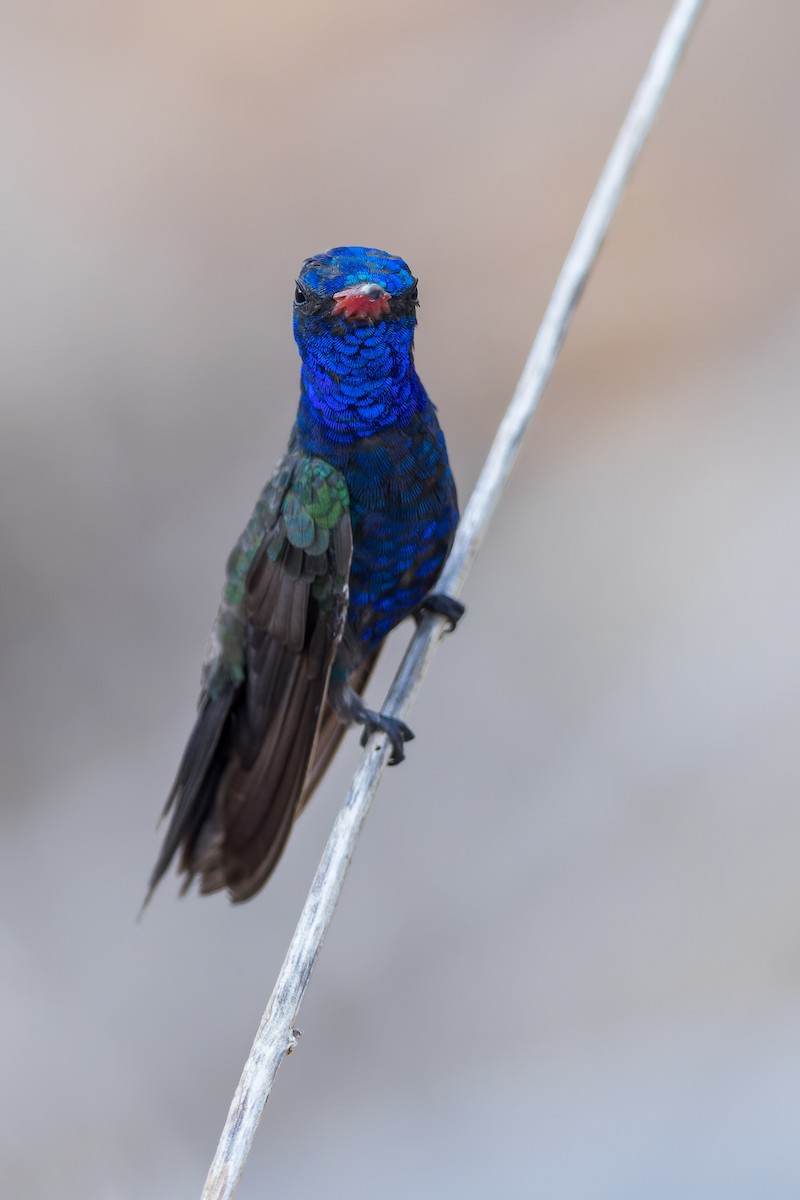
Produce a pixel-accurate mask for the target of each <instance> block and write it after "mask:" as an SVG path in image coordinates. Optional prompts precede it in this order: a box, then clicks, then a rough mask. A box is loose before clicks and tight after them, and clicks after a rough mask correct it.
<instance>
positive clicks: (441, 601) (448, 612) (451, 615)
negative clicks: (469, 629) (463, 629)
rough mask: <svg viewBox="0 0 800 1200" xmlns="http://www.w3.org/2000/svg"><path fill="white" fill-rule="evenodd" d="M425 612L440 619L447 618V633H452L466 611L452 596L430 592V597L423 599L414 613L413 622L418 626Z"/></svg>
mask: <svg viewBox="0 0 800 1200" xmlns="http://www.w3.org/2000/svg"><path fill="white" fill-rule="evenodd" d="M426 612H430V613H436V614H437V615H438V616H440V617H447V620H448V621H449V623H450V624H449V626H448V629H447V632H448V633H452V632H453V630H454V629H455V627H456V625H457V624H458V622H459V621H460V620H461V618H462V617H463V615H464V613H465V612H466V609H465V608H464V605H463V604H462V603H461V601H460V600H455V599H454V598H453V597H452V596H446V595H445V593H444V592H431V593H430V595H428V596H426V597H425V599H424V600H423V601H422V604H420V606H419V608H418V609H417V610H416V612H415V613H414V620H415V621H416V622H417V624H418V625H419V623H420V621H421V620H422V618H423V617H424V615H425V613H426Z"/></svg>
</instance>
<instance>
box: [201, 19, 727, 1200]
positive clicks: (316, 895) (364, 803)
mask: <svg viewBox="0 0 800 1200" xmlns="http://www.w3.org/2000/svg"><path fill="white" fill-rule="evenodd" d="M702 7H703V0H677V3H676V4H675V5H674V7H673V9H672V12H671V13H670V16H669V18H668V20H667V23H666V25H665V26H664V29H663V31H662V34H661V37H660V38H659V41H658V45H657V46H656V49H655V52H654V54H653V57H652V59H651V60H650V63H649V64H648V66H647V70H646V71H645V73H644V76H643V78H642V81H641V83H640V85H639V88H638V90H637V92H636V95H635V96H634V99H633V103H632V104H631V107H630V109H629V110H628V114H627V116H626V117H625V120H624V122H623V124H622V128H621V129H620V132H619V134H618V135H617V139H616V141H615V143H614V146H613V148H612V150H611V154H610V155H609V158H608V161H607V162H606V165H605V167H604V169H603V172H602V174H601V176H600V179H599V180H598V183H597V187H596V188H595V191H594V194H593V196H592V198H591V200H590V202H589V206H588V208H587V209H586V213H585V215H584V217H583V220H582V221H581V224H580V227H579V228H578V232H577V234H576V236H575V240H574V242H573V243H572V246H571V248H570V251H569V254H568V255H567V258H566V260H565V262H564V266H563V267H562V269H561V274H560V275H559V277H558V280H557V282H556V286H555V290H554V292H553V295H552V297H551V300H550V303H549V304H548V306H547V310H546V312H545V314H544V319H543V321H542V324H541V327H540V329H539V332H538V334H537V336H536V340H535V341H534V343H533V347H532V348H531V351H530V354H529V355H528V359H527V362H526V363H525V367H524V370H523V372H522V375H521V377H520V380H519V383H518V384H517V386H516V389H515V391H514V395H513V397H512V399H511V403H510V405H509V407H508V409H507V411H506V414H505V416H504V417H503V420H502V422H501V423H500V427H499V429H498V431H497V434H496V436H495V439H494V442H493V444H492V447H491V450H490V451H489V455H488V457H487V459H486V462H485V464H484V467H483V470H482V471H481V474H480V477H479V479H478V482H477V484H476V485H475V490H474V491H473V493H472V495H471V497H470V499H469V503H468V504H467V507H466V510H465V512H464V515H463V517H462V519H461V523H460V525H459V528H458V532H457V535H456V540H455V544H454V546H453V550H452V553H451V555H450V558H449V559H448V561H447V564H446V566H445V569H444V573H443V574H442V577H441V580H440V583H439V588H438V590H441V591H445V592H448V593H449V594H450V595H454V596H455V595H457V594H458V593H459V592H460V590H461V587H462V585H463V583H464V580H465V578H466V575H467V572H468V570H469V568H470V565H471V563H472V560H473V558H474V557H475V554H476V553H477V550H478V547H479V546H480V544H481V542H482V540H483V537H484V534H485V532H486V529H487V526H488V524H489V521H490V519H491V516H492V513H493V512H494V509H495V507H496V506H497V503H498V500H499V498H500V494H501V492H502V490H503V486H504V484H505V482H506V479H507V478H508V475H509V472H510V471H511V467H512V465H513V463H514V460H515V458H516V456H517V452H518V450H519V446H520V442H521V440H522V436H523V434H524V432H525V429H526V427H527V425H528V422H529V421H530V419H531V416H532V415H533V413H534V411H535V409H536V406H537V405H538V403H539V399H540V397H541V395H542V392H543V391H544V388H545V385H546V383H547V381H548V379H549V378H550V375H551V372H552V370H553V366H554V364H555V360H556V357H557V355H558V351H559V349H560V347H561V343H562V341H563V340H564V336H565V334H566V331H567V328H568V326H569V323H570V320H571V317H572V314H573V312H574V309H575V306H576V305H577V303H578V300H579V299H580V295H581V292H582V291H583V287H584V285H585V283H586V280H587V278H588V275H589V272H590V271H591V269H592V267H593V266H594V263H595V260H596V259H597V255H598V253H599V251H600V247H601V246H602V244H603V239H604V238H605V235H606V232H607V230H608V227H609V225H610V223H611V219H612V217H613V215H614V213H615V212H616V209H617V207H618V205H619V201H620V198H621V196H622V193H623V190H624V188H625V185H626V183H627V181H628V177H629V175H630V173H631V170H632V168H633V165H634V163H635V162H636V159H637V157H638V155H639V151H640V150H641V148H642V145H643V143H644V140H645V138H646V136H647V134H648V132H649V131H650V128H651V126H652V124H653V121H654V120H655V117H656V114H657V113H658V110H659V108H660V106H661V102H662V100H663V98H664V94H665V92H666V89H667V87H668V85H669V82H670V80H671V78H672V74H673V72H674V70H675V67H676V66H677V64H678V62H679V60H680V57H681V54H682V53H683V50H684V47H685V45H686V42H687V40H688V38H689V35H690V33H691V31H692V29H693V27H694V24H695V22H696V20H697V17H698V16H699V14H700V10H701V9H702ZM445 624H446V622H445V620H444V619H443V618H442V617H440V616H433V615H429V616H427V617H426V618H425V619H424V620H423V621H422V622H421V624H420V627H419V629H418V630H417V632H416V633H415V635H414V637H413V638H412V640H411V643H410V644H409V647H408V650H407V651H406V654H405V657H404V659H403V661H402V663H401V665H400V668H399V670H398V672H397V675H396V676H395V679H394V682H393V683H392V686H391V689H390V691H389V695H388V698H387V703H386V705H385V711H387V712H389V713H391V714H393V715H394V716H403V715H405V713H406V711H407V710H408V708H409V707H410V705H411V702H412V700H413V698H414V696H415V694H416V692H417V689H418V688H419V686H420V684H421V683H422V679H423V677H424V675H425V672H426V671H427V669H428V665H429V663H430V660H431V658H432V657H433V653H434V651H435V649H436V647H437V646H438V644H439V642H440V640H441V638H442V634H443V631H444V626H445ZM387 753H388V746H387V743H386V740H385V738H384V737H383V736H382V735H380V734H378V735H375V736H373V737H372V738H371V739H370V741H369V744H368V746H367V750H366V752H365V754H364V756H363V758H362V760H361V763H360V765H359V767H358V769H357V771H356V773H355V776H354V777H353V781H352V783H351V785H350V789H349V791H348V793H347V796H346V797H345V800H344V802H343V804H342V807H341V809H340V811H339V814H338V816H337V818H336V822H335V824H334V827H333V830H332V832H331V835H330V837H329V839H328V844H327V845H326V847H325V851H324V853H323V856H322V860H321V862H320V864H319V867H318V868H317V873H316V875H315V876H314V881H313V883H312V885H311V891H310V892H309V895H308V898H307V900H306V903H305V905H304V907H303V911H302V913H301V915H300V920H299V922H298V925H297V928H296V930H295V933H294V936H293V937H292V940H291V943H290V945H289V949H288V951H287V954H286V958H285V960H284V963H283V966H282V967H281V970H280V974H279V975H278V979H277V982H276V984H275V988H274V990H273V993H272V996H271V997H270V1001H269V1004H268V1005H267V1008H266V1011H265V1013H264V1016H263V1018H262V1020H261V1024H260V1026H259V1029H258V1033H257V1034H256V1037H255V1041H254V1042H253V1046H252V1049H251V1051H250V1055H249V1057H248V1059H247V1062H246V1063H245V1067H244V1071H243V1072H242V1077H241V1079H240V1081H239V1086H238V1087H237V1089H236V1093H235V1095H234V1098H233V1102H232V1104H231V1107H230V1111H229V1113H228V1118H227V1121H226V1122H225V1127H224V1129H223V1131H222V1136H221V1138H220V1141H219V1146H218V1147H217V1153H216V1155H215V1157H214V1161H213V1163H212V1164H211V1168H210V1170H209V1173H208V1178H207V1180H206V1184H205V1188H204V1189H203V1196H202V1200H230V1198H231V1197H232V1196H233V1195H234V1194H235V1192H236V1188H237V1186H238V1184H239V1181H240V1179H241V1175H242V1171H243V1169H244V1165H245V1162H246V1160H247V1155H248V1154H249V1152H250V1147H251V1145H252V1142H253V1137H254V1135H255V1131H256V1128H257V1126H258V1122H259V1120H260V1118H261V1113H262V1112H263V1109H264V1105H265V1104H266V1102H267V1099H268V1098H269V1095H270V1091H271V1088H272V1083H273V1080H274V1078H275V1075H276V1074H277V1071H278V1067H279V1066H280V1064H281V1062H282V1061H283V1058H284V1056H285V1055H286V1054H287V1053H289V1052H290V1051H291V1050H292V1048H293V1047H294V1045H295V1042H296V1031H295V1030H294V1024H295V1021H296V1019H297V1015H298V1012H299V1009H300V1004H301V1002H302V999H303V995H304V993H305V990H306V986H307V984H308V980H309V977H310V975H311V972H312V970H313V967H314V963H315V962H316V959H317V955H318V954H319V951H320V947H321V946H322V941H323V939H324V937H325V933H326V931H327V929H328V926H329V924H330V921H331V918H332V916H333V911H334V909H335V907H336V903H337V901H338V899H339V894H340V892H341V889H342V885H343V883H344V877H345V874H346V872H347V868H348V866H349V864H350V859H351V858H352V855H353V851H354V849H355V844H356V841H357V839H358V835H359V832H360V831H361V827H362V825H363V824H364V821H365V819H366V816H367V813H368V812H369V808H370V805H371V803H372V798H373V796H374V794H375V791H376V789H377V786H378V783H379V781H380V777H381V775H382V774H383V769H384V767H385V765H386V759H387Z"/></svg>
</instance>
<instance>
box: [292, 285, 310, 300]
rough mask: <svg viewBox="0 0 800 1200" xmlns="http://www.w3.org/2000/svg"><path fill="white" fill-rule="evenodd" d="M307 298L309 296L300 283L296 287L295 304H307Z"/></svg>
mask: <svg viewBox="0 0 800 1200" xmlns="http://www.w3.org/2000/svg"><path fill="white" fill-rule="evenodd" d="M307 299H308V297H307V296H306V294H305V292H304V291H303V289H302V288H301V286H300V284H299V283H298V284H297V286H296V287H295V289H294V302H295V304H305V302H306V300H307Z"/></svg>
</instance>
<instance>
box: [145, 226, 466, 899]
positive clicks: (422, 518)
mask: <svg viewBox="0 0 800 1200" xmlns="http://www.w3.org/2000/svg"><path fill="white" fill-rule="evenodd" d="M416 308H417V281H416V279H415V278H414V277H413V276H412V274H411V272H410V271H409V269H408V267H407V266H406V264H405V263H404V262H403V260H402V259H400V258H395V257H394V256H393V255H391V254H386V253H384V251H382V250H371V249H366V248H364V247H361V246H339V247H337V248H336V249H333V250H329V251H328V252H327V253H325V254H318V255H315V256H314V257H313V258H309V259H306V261H305V262H304V264H303V267H302V270H301V273H300V277H299V279H298V280H297V285H296V288H295V294H294V335H295V339H296V341H297V344H298V346H299V348H300V355H301V358H302V369H301V373H300V405H299V409H298V413H297V419H296V421H295V424H294V428H293V429H292V433H291V437H290V439H289V448H288V450H287V452H286V454H285V455H284V457H283V458H282V459H281V461H280V462H279V464H278V466H277V468H276V470H275V472H274V474H273V476H272V478H271V479H270V481H269V483H268V484H267V486H266V487H265V488H264V491H263V492H262V493H261V497H260V498H259V500H258V503H257V505H256V508H255V511H254V513H253V515H252V517H251V518H250V521H249V523H248V525H247V528H246V529H245V531H244V533H243V534H242V536H241V538H240V539H239V541H238V543H237V544H236V546H235V547H234V549H233V552H232V553H231V555H230V558H229V559H228V566H227V576H226V581H225V586H224V589H223V594H222V601H221V604H220V608H219V612H218V614H217V618H216V621H215V622H214V626H213V628H212V630H211V635H210V638H209V644H208V648H207V651H206V658H205V662H204V665H203V675H202V690H201V694H200V700H199V704H198V714H197V720H196V722H195V726H194V729H193V730H192V733H191V736H190V738H189V742H188V744H187V747H186V750H185V752H184V755H183V759H182V761H181V763H180V766H179V768H178V774H177V777H176V779H175V783H174V784H173V787H172V791H171V792H170V795H169V798H168V800H167V804H166V808H165V810H164V812H165V814H166V813H167V812H170V813H171V816H170V823H169V827H168V829H167V833H166V837H165V839H164V844H163V847H162V849H161V853H160V855H159V858H158V861H157V863H156V865H155V869H154V870H153V874H152V877H151V879H150V891H149V893H148V899H149V896H150V895H151V894H152V891H153V889H154V888H155V886H156V885H157V883H158V882H159V880H160V879H161V878H162V876H163V875H164V873H165V871H166V870H167V868H168V866H169V864H170V862H171V861H172V859H173V857H174V855H175V854H176V852H178V851H179V852H180V857H179V870H180V871H181V872H183V873H184V874H185V876H186V879H185V883H184V890H185V888H186V887H188V886H189V884H190V883H191V882H192V880H193V879H194V878H195V876H197V877H198V878H199V889H200V891H201V892H215V891H218V890H220V889H222V888H227V889H228V892H229V893H230V896H231V898H232V899H233V900H234V901H241V900H247V899H249V898H250V897H251V896H252V895H253V894H254V893H255V892H257V891H258V890H259V888H261V887H262V886H263V884H264V883H265V882H266V880H267V878H268V876H269V875H270V873H271V872H272V870H273V868H274V867H275V864H276V863H277V861H278V859H279V857H280V855H281V852H282V850H283V848H284V845H285V844H286V839H287V837H288V835H289V830H290V829H291V826H292V822H293V821H294V819H295V817H296V816H297V814H298V813H299V812H300V810H301V809H302V807H303V805H304V804H305V803H306V801H307V799H308V797H309V795H310V794H311V792H312V791H313V789H314V787H315V786H316V784H317V783H318V782H319V779H320V777H321V776H322V774H323V772H324V770H325V768H326V766H327V765H328V763H329V761H330V759H331V756H332V754H333V752H334V750H335V749H336V746H337V745H338V743H339V740H340V738H341V735H342V732H343V730H344V728H345V727H346V726H347V725H349V724H352V723H354V722H355V723H358V724H360V725H362V726H363V727H364V733H363V737H362V742H363V741H365V740H366V738H367V736H368V734H370V733H371V732H373V731H375V730H383V731H384V732H385V733H386V735H387V737H388V739H389V741H390V742H391V745H392V756H391V762H392V763H397V762H400V761H401V759H402V758H403V743H404V742H405V741H408V740H409V739H410V738H411V737H413V734H412V733H411V731H410V729H409V728H408V726H407V725H405V724H404V723H403V722H402V721H400V720H398V719H397V718H395V717H390V716H387V715H384V714H382V713H379V712H373V711H371V710H370V709H369V708H367V707H366V705H365V703H364V701H363V699H362V697H361V693H362V691H363V689H364V686H365V684H366V682H367V679H368V678H369V675H370V672H371V671H372V668H373V666H374V665H375V660H376V657H377V655H378V651H379V649H380V646H381V643H382V642H383V640H384V638H385V637H386V635H387V634H388V633H389V631H390V630H391V629H392V628H394V626H395V625H397V624H398V622H399V621H402V620H403V618H404V617H407V616H414V617H419V616H420V614H421V613H422V612H423V611H424V610H425V609H429V610H433V611H436V612H439V613H443V614H444V615H445V616H446V617H448V618H449V620H450V624H451V626H454V625H455V623H456V621H457V620H458V618H459V617H460V616H461V614H462V613H463V607H462V606H461V605H460V604H459V603H458V601H456V600H453V599H452V598H450V597H447V596H440V595H437V594H435V593H432V592H431V589H432V588H433V586H434V584H435V583H436V580H437V578H438V576H439V574H440V572H441V569H442V566H443V564H444V561H445V558H446V557H447V554H448V551H449V550H450V546H451V544H452V541H453V536H454V533H455V528H456V524H457V522H458V506H457V501H456V489H455V484H454V482H453V476H452V474H451V471H450V466H449V463H448V460H447V450H446V447H445V442H444V437H443V436H442V431H441V429H440V428H439V423H438V421H437V419H436V411H435V409H434V407H433V405H432V404H431V402H430V400H429V399H428V396H427V394H426V392H425V389H424V387H423V386H422V383H421V382H420V378H419V376H418V375H417V372H416V370H415V367H414V327H415V325H416Z"/></svg>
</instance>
